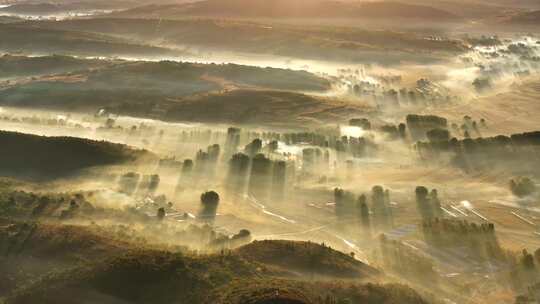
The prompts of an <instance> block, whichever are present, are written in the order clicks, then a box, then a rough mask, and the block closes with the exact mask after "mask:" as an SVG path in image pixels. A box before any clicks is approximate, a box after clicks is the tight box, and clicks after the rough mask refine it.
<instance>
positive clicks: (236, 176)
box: [226, 153, 293, 202]
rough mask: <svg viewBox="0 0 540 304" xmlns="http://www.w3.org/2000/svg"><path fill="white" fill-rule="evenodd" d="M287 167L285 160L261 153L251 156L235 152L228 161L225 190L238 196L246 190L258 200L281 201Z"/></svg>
mask: <svg viewBox="0 0 540 304" xmlns="http://www.w3.org/2000/svg"><path fill="white" fill-rule="evenodd" d="M292 167H293V166H292ZM289 168H291V166H289V165H288V164H287V162H285V161H282V160H271V159H269V158H267V157H266V156H265V155H264V154H261V153H259V154H256V155H255V156H254V157H252V158H250V157H249V156H248V155H246V154H244V153H236V154H234V155H233V156H232V158H231V159H230V161H229V169H228V174H227V180H226V188H227V191H228V193H231V194H236V195H240V196H243V195H244V193H245V191H247V193H248V194H249V195H251V196H253V197H254V198H255V199H258V200H263V201H264V200H268V199H270V200H271V201H275V202H279V201H282V200H283V198H284V195H285V187H286V180H287V178H288V177H287V176H288V173H289V172H290V170H289Z"/></svg>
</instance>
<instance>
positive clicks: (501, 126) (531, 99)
mask: <svg viewBox="0 0 540 304" xmlns="http://www.w3.org/2000/svg"><path fill="white" fill-rule="evenodd" d="M539 100H540V79H538V78H533V79H528V80H526V81H524V82H522V83H516V84H514V85H512V86H511V87H510V89H509V91H508V92H505V93H500V94H495V95H489V96H485V97H480V98H477V99H473V100H471V101H468V102H466V103H464V104H459V105H455V106H450V107H441V108H433V109H430V110H428V111H426V112H429V113H433V114H438V115H443V116H444V117H447V118H449V119H453V120H459V119H461V118H462V117H464V116H465V115H472V116H474V117H478V118H484V119H485V120H486V121H487V123H488V125H489V128H488V129H487V130H485V131H483V134H482V135H483V136H496V135H499V134H506V135H509V134H512V133H521V132H530V131H536V130H538V128H539V127H540V125H539V123H538V122H539V121H540V102H539Z"/></svg>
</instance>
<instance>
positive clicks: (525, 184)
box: [510, 177, 536, 197]
mask: <svg viewBox="0 0 540 304" xmlns="http://www.w3.org/2000/svg"><path fill="white" fill-rule="evenodd" d="M510 191H512V193H513V194H514V195H515V196H518V197H524V196H528V195H531V194H533V193H535V192H536V184H535V183H534V181H532V180H531V179H530V178H528V177H520V178H518V179H515V180H514V179H511V180H510Z"/></svg>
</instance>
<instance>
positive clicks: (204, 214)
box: [199, 191, 219, 222]
mask: <svg viewBox="0 0 540 304" xmlns="http://www.w3.org/2000/svg"><path fill="white" fill-rule="evenodd" d="M218 204H219V194H218V193H217V192H215V191H208V192H205V193H203V194H201V205H202V210H201V212H200V214H199V216H200V217H201V218H202V219H203V220H206V221H209V222H213V221H214V219H215V217H216V212H217V207H218Z"/></svg>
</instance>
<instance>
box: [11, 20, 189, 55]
mask: <svg viewBox="0 0 540 304" xmlns="http://www.w3.org/2000/svg"><path fill="white" fill-rule="evenodd" d="M0 37H2V39H0V52H7V53H20V52H22V53H26V54H66V55H84V56H172V55H178V54H180V53H181V52H180V51H171V50H169V49H165V48H159V47H153V46H146V45H142V44H136V43H132V42H130V41H128V40H125V39H121V38H113V37H108V36H104V35H97V34H91V33H81V32H72V31H61V30H49V29H41V28H35V27H27V26H23V25H22V24H21V23H14V24H1V23H0Z"/></svg>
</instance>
